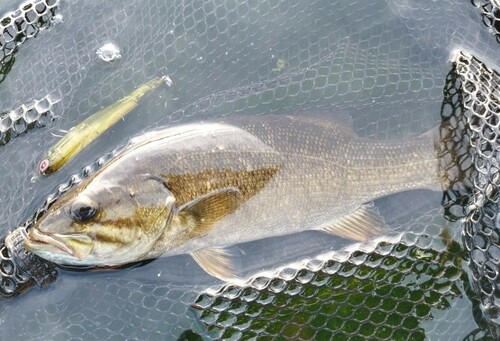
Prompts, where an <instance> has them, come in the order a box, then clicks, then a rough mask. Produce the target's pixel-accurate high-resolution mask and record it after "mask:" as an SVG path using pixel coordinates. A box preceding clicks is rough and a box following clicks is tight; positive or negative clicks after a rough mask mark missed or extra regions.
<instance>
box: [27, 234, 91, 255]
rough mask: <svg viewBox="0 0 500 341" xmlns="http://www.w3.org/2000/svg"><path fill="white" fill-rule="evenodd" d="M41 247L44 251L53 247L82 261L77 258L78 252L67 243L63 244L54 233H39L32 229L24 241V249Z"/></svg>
mask: <svg viewBox="0 0 500 341" xmlns="http://www.w3.org/2000/svg"><path fill="white" fill-rule="evenodd" d="M35 245H36V246H38V247H41V248H42V249H44V250H47V249H48V248H49V246H50V248H52V247H55V249H57V250H59V251H62V252H64V253H66V254H69V255H71V256H73V257H75V258H78V259H80V260H81V259H82V257H80V256H78V252H76V250H75V249H74V248H72V247H71V246H70V245H68V243H66V242H64V240H62V238H61V237H59V235H58V234H56V233H48V232H43V231H40V230H39V229H35V228H34V229H32V230H31V231H29V233H28V239H26V241H25V246H26V249H28V250H30V249H33V248H35V247H34V246H35Z"/></svg>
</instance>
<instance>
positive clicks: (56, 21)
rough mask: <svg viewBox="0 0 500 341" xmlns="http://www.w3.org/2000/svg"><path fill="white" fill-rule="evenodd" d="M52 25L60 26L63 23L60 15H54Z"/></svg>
mask: <svg viewBox="0 0 500 341" xmlns="http://www.w3.org/2000/svg"><path fill="white" fill-rule="evenodd" d="M52 22H53V23H54V24H62V23H63V22H64V17H63V16H62V15H61V14H56V15H54V17H53V18H52Z"/></svg>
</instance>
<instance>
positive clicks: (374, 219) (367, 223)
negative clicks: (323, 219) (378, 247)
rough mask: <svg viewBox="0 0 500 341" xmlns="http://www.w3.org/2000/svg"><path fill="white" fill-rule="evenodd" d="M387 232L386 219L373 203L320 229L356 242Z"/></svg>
mask: <svg viewBox="0 0 500 341" xmlns="http://www.w3.org/2000/svg"><path fill="white" fill-rule="evenodd" d="M386 230H387V228H386V225H385V222H384V218H383V217H382V216H381V215H380V214H379V213H378V212H377V209H376V208H375V206H374V205H373V203H371V204H365V205H362V206H360V207H359V208H358V209H357V210H355V211H354V212H352V213H351V214H349V215H346V216H344V217H342V218H340V219H339V220H336V221H335V222H334V223H332V224H330V225H328V226H326V227H322V228H321V229H320V231H323V232H326V233H328V234H333V235H336V236H339V237H342V238H346V239H352V240H356V241H366V240H369V239H372V238H375V237H378V236H381V235H383V234H384V232H385V231H386Z"/></svg>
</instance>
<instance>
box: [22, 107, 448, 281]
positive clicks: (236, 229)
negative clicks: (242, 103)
mask: <svg viewBox="0 0 500 341" xmlns="http://www.w3.org/2000/svg"><path fill="white" fill-rule="evenodd" d="M434 136H435V134H434V133H433V132H429V133H426V134H424V135H422V136H419V137H415V138H412V139H408V140H395V141H376V140H370V139H363V138H359V137H357V136H356V134H355V133H354V132H353V131H352V129H350V128H349V127H348V126H346V125H345V124H335V123H334V122H332V121H329V120H326V119H323V118H318V117H316V116H314V115H311V116H307V115H304V116H301V117H294V116H262V117H253V118H245V117H240V118H235V119H233V120H231V121H224V122H214V123H192V124H186V125H181V126H178V127H171V128H167V129H163V130H159V131H154V132H150V133H146V134H145V135H144V136H140V137H138V138H136V139H133V140H132V141H131V143H130V144H129V146H128V147H127V148H125V150H124V151H123V152H122V153H121V154H119V155H118V156H117V157H116V158H115V159H114V160H113V161H111V162H110V163H109V164H107V165H106V166H104V167H103V168H102V169H100V170H99V171H98V172H97V173H96V174H94V175H93V176H91V177H89V178H88V179H87V180H85V181H84V182H83V183H82V184H80V185H79V186H78V187H77V188H75V189H74V190H72V191H70V192H69V193H68V194H66V195H65V196H64V197H63V198H61V199H60V200H59V201H58V202H57V203H56V204H54V205H53V206H52V207H51V208H50V209H49V211H48V212H47V213H46V214H45V215H44V217H42V218H41V219H40V220H39V221H38V222H37V224H36V225H35V227H34V228H33V229H32V230H31V231H30V233H29V236H28V240H27V242H26V247H27V248H28V249H30V250H31V251H32V252H34V253H36V254H38V255H39V256H41V257H43V258H46V259H48V260H52V261H56V262H59V263H62V264H64V265H66V264H69V265H74V266H79V265H81V266H85V267H88V266H96V267H106V268H107V267H109V266H121V265H124V264H127V263H130V262H137V261H141V260H145V259H152V258H157V257H160V256H169V255H176V254H184V253H188V254H191V255H192V256H193V257H194V259H195V260H196V261H197V262H198V264H199V265H200V266H201V267H202V268H203V269H205V270H206V271H207V272H209V273H211V274H212V275H214V276H216V277H219V278H222V279H227V278H230V277H231V276H232V269H231V266H232V264H231V261H230V259H228V258H230V255H229V253H227V252H226V251H225V249H224V247H226V246H229V245H233V244H238V243H242V242H247V241H251V240H256V239H262V238H268V237H275V236H280V235H285V234H290V233H295V232H300V231H304V230H311V229H316V230H322V231H325V232H327V233H332V234H335V235H338V236H341V237H345V238H350V239H353V240H358V241H362V240H366V239H369V238H372V237H375V236H377V235H380V234H381V233H383V231H384V230H385V228H386V227H385V226H383V225H384V224H383V219H382V218H381V217H379V216H378V214H377V213H376V211H375V210H374V209H372V208H371V207H370V206H369V203H370V202H371V201H372V200H374V199H376V198H379V197H381V196H385V195H388V194H392V193H396V192H401V191H405V190H410V189H422V188H430V189H435V190H440V189H441V187H442V186H440V184H439V180H440V176H439V170H438V159H437V156H436V155H437V153H436V151H435V143H436V139H435V137H434ZM82 202H84V203H89V204H88V205H90V207H88V208H85V210H84V211H83V212H84V213H85V212H94V211H95V212H96V213H95V214H93V215H92V216H91V217H89V218H88V219H87V220H85V221H74V220H75V218H74V217H72V214H71V213H72V209H73V207H81V206H82V205H81V203H82ZM75 203H76V204H75ZM72 205H76V206H72ZM63 212H66V213H63ZM67 212H69V214H68V213H67ZM146 212H147V213H146ZM73 216H75V214H73ZM76 216H77V217H79V216H78V214H76ZM80 220H81V219H80ZM113 233H116V234H119V236H117V237H116V238H113ZM89 236H90V237H89ZM99 236H103V237H102V240H100V238H99ZM104 236H105V237H104ZM89 238H90V239H92V243H93V244H92V245H89ZM51 240H54V242H53V243H52V242H51ZM61 243H62V244H61ZM54 245H56V246H57V247H55V246H54ZM80 245H83V246H80ZM80 248H84V250H81V249H80ZM72 249H73V252H72V251H71V250H72Z"/></svg>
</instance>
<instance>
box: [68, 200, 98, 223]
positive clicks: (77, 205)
mask: <svg viewBox="0 0 500 341" xmlns="http://www.w3.org/2000/svg"><path fill="white" fill-rule="evenodd" d="M96 213H97V208H96V205H95V204H94V203H93V202H92V200H90V199H88V198H81V199H79V200H77V201H75V202H73V204H71V209H70V211H69V215H70V216H71V218H73V219H74V220H76V221H80V222H83V221H87V220H90V219H92V217H94V216H95V214H96Z"/></svg>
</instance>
